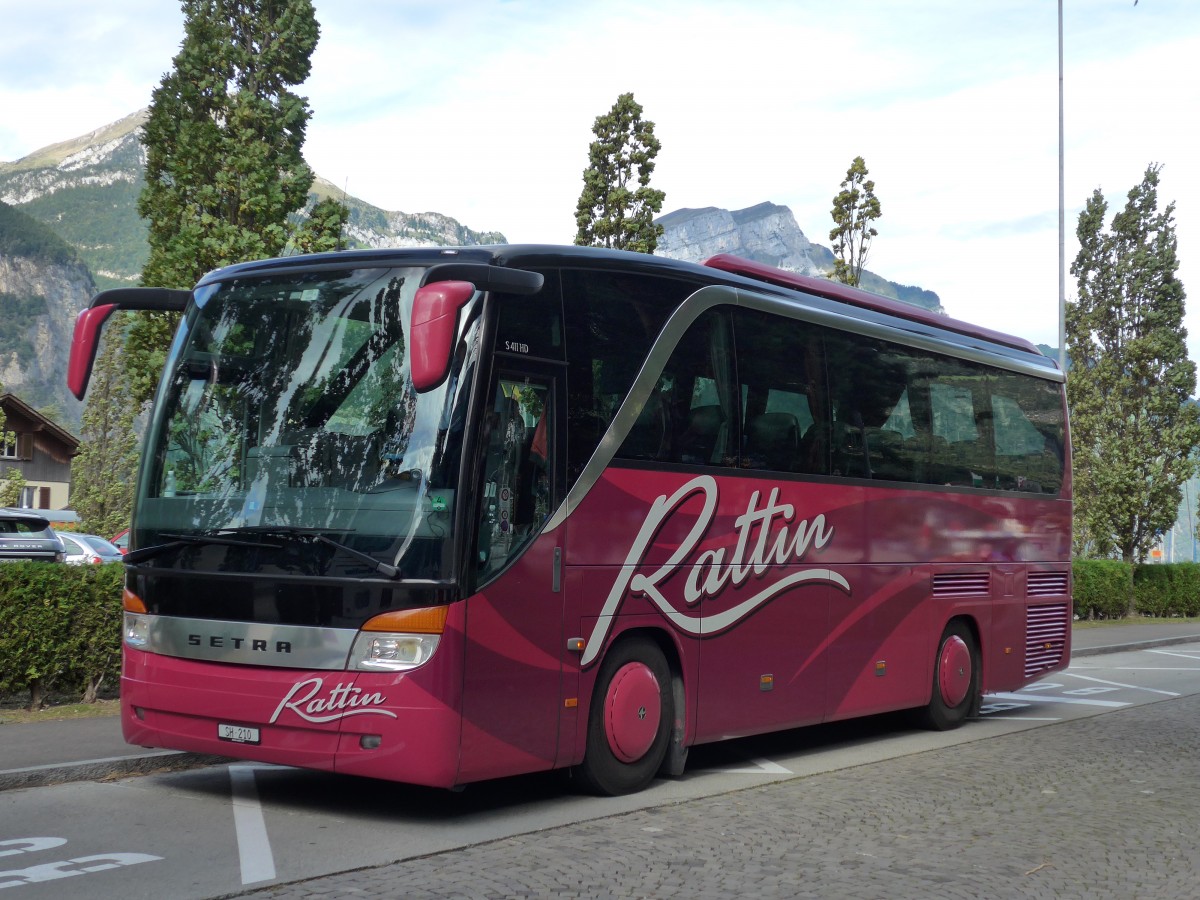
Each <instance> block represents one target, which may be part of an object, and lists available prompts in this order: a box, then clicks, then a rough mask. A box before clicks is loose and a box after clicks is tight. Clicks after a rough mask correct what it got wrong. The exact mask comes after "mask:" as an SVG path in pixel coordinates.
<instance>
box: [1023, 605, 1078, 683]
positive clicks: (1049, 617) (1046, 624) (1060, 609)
mask: <svg viewBox="0 0 1200 900" xmlns="http://www.w3.org/2000/svg"><path fill="white" fill-rule="evenodd" d="M1068 608H1069V606H1068V605H1067V604H1066V603H1052V604H1047V605H1045V606H1031V607H1029V609H1028V610H1027V611H1026V614H1025V677H1026V678H1028V677H1030V676H1031V675H1037V674H1038V673H1039V672H1045V671H1047V670H1049V669H1052V668H1054V667H1055V666H1057V665H1058V664H1059V663H1060V662H1062V659H1063V654H1064V653H1066V650H1067V628H1068V627H1069V626H1070V622H1069V621H1068V616H1067V610H1068Z"/></svg>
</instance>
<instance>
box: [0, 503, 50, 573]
mask: <svg viewBox="0 0 1200 900" xmlns="http://www.w3.org/2000/svg"><path fill="white" fill-rule="evenodd" d="M65 556H66V551H65V549H64V548H63V543H62V541H61V540H59V538H58V535H57V534H55V533H54V529H53V528H51V527H50V523H49V522H47V521H46V520H45V519H43V518H42V517H41V516H39V515H38V514H37V512H36V511H34V510H32V509H9V508H0V562H17V561H18V560H23V559H31V560H41V561H43V562H62V561H63V558H64V557H65Z"/></svg>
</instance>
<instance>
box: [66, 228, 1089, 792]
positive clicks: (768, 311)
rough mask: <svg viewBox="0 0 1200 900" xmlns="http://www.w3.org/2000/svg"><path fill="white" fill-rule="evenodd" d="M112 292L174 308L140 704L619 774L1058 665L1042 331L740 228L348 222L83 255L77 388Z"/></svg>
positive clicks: (313, 757)
mask: <svg viewBox="0 0 1200 900" xmlns="http://www.w3.org/2000/svg"><path fill="white" fill-rule="evenodd" d="M119 309H153V310H174V311H178V312H180V313H182V321H181V324H180V327H179V330H178V332H177V334H176V337H175V340H174V343H173V345H172V347H171V349H170V353H169V356H168V359H167V362H166V367H165V371H164V373H163V376H162V381H161V384H160V387H159V390H158V394H157V397H156V399H155V401H154V406H153V413H152V417H151V420H150V423H149V426H148V430H147V434H146V444H145V450H144V454H143V460H142V468H141V472H140V476H139V481H138V488H137V495H136V505H135V509H134V516H133V528H132V535H131V537H132V540H131V542H130V546H131V550H130V552H129V553H128V555H127V556H126V557H125V564H126V582H125V584H126V588H125V595H124V605H125V610H126V614H125V626H124V664H123V675H122V682H121V705H122V722H123V728H124V733H125V736H126V738H127V739H128V740H129V741H130V742H131V743H135V744H141V745H147V746H154V747H169V748H177V749H182V750H192V751H199V752H207V753H218V754H224V755H227V756H241V757H245V758H248V759H255V760H263V761H268V762H275V763H283V764H288V765H296V766H307V767H312V768H316V769H324V770H328V771H335V772H344V773H350V774H357V775H366V776H372V777H376V778H386V779H394V780H399V781H405V782H410V783H416V784H424V785H433V786H441V787H447V788H448V787H454V786H457V785H461V784H465V783H468V782H472V781H478V780H481V779H487V778H494V777H498V776H505V775H513V774H517V773H523V772H533V771H538V770H546V769H552V768H556V767H573V768H574V769H575V770H576V771H577V773H578V774H579V776H580V778H581V779H582V781H583V783H584V784H585V785H586V786H588V787H589V788H590V789H592V790H595V791H597V792H600V793H609V794H616V793H623V792H628V791H635V790H639V789H641V788H643V787H644V786H646V785H647V784H648V783H649V782H650V781H651V779H653V778H654V777H655V776H656V775H658V774H666V775H677V774H679V773H681V772H682V771H683V769H684V765H685V762H686V757H687V751H688V748H689V747H691V746H692V745H695V744H702V743H706V742H711V741H717V740H721V739H724V738H730V737H736V736H741V735H750V734H756V733H761V732H767V731H773V730H779V729H789V728H795V727H798V726H804V725H808V724H812V723H818V722H828V721H832V720H837V719H846V718H850V717H853V716H863V715H869V714H873V713H880V712H884V711H889V710H904V709H913V710H915V711H916V712H917V714H918V715H919V716H920V717H921V718H922V719H923V720H924V721H925V722H926V723H927V724H928V725H930V726H932V727H934V728H939V729H944V728H951V727H954V726H957V725H959V724H960V723H962V722H963V721H964V720H966V719H968V718H970V717H971V716H972V715H973V714H975V713H976V712H977V710H978V709H979V705H980V701H981V697H982V695H983V694H984V693H986V692H993V691H994V692H999V691H1012V690H1015V689H1018V688H1020V687H1022V686H1023V685H1026V684H1029V683H1030V682H1031V681H1033V680H1035V679H1037V678H1040V677H1042V676H1043V675H1045V674H1047V673H1049V672H1053V671H1056V670H1059V669H1062V668H1064V667H1065V666H1066V665H1067V662H1068V657H1069V646H1068V645H1069V635H1070V623H1071V595H1070V588H1071V569H1070V547H1071V533H1070V530H1071V490H1070V458H1069V441H1068V431H1067V419H1066V409H1065V403H1064V393H1063V375H1062V373H1061V372H1060V371H1059V370H1058V368H1057V367H1056V365H1055V364H1054V363H1053V362H1052V361H1051V360H1049V359H1047V358H1046V357H1044V356H1043V355H1042V354H1041V353H1039V352H1038V351H1037V349H1036V348H1035V347H1033V346H1032V345H1031V344H1030V343H1028V342H1027V341H1024V340H1021V339H1018V338H1014V337H1009V336H1007V335H1003V334H999V333H996V332H992V331H988V330H986V329H982V328H978V327H974V326H971V325H967V324H965V323H962V322H958V321H955V320H953V319H949V318H945V317H942V316H938V315H934V314H932V313H928V312H926V311H924V310H920V309H918V308H916V307H911V306H908V305H905V304H902V303H898V302H895V301H891V300H887V299H885V298H881V297H877V296H874V295H871V294H867V293H865V292H862V291H858V290H855V289H851V288H847V287H843V286H841V285H837V284H833V283H831V282H827V281H823V280H820V279H812V278H805V277H801V276H794V275H791V274H788V273H785V272H781V271H779V270H775V269H771V268H769V267H765V266H761V265H757V264H755V263H751V262H747V261H745V260H739V259H736V258H733V257H724V256H723V257H717V258H714V259H712V260H709V261H708V263H707V264H706V265H703V266H701V265H692V264H687V263H681V262H676V261H671V260H666V259H660V258H656V257H652V256H646V255H641V254H630V253H622V252H616V251H605V250H596V249H589V248H578V247H546V246H494V247H472V248H453V249H409V250H384V251H352V252H343V253H330V254H321V255H314V256H296V257H291V258H286V259H273V260H265V261H260V262H251V263H244V264H239V265H234V266H229V267H227V268H224V269H221V270H218V271H215V272H212V273H210V274H209V275H207V276H206V277H205V278H204V279H202V280H201V281H200V283H199V284H198V285H197V286H196V287H195V288H194V289H192V290H190V291H183V290H164V289H131V290H117V291H108V292H104V293H102V294H99V295H98V296H97V297H96V298H95V299H94V300H93V302H92V306H91V308H89V309H88V310H85V311H84V312H83V313H82V314H81V315H80V319H79V322H78V323H77V326H76V337H75V344H74V346H73V349H72V367H71V371H70V374H69V379H70V383H71V388H72V390H73V391H74V392H75V394H76V396H82V395H83V393H84V391H85V389H86V386H87V380H88V377H89V374H90V369H91V365H92V361H93V359H94V355H95V346H96V340H97V336H98V333H99V330H100V328H101V326H102V324H103V322H104V321H105V319H107V318H108V316H109V314H110V313H112V312H113V311H115V310H119Z"/></svg>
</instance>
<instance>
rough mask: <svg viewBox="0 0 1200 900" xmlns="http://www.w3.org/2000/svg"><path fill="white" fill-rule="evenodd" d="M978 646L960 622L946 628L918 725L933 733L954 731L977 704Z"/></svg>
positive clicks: (935, 658)
mask: <svg viewBox="0 0 1200 900" xmlns="http://www.w3.org/2000/svg"><path fill="white" fill-rule="evenodd" d="M979 684H980V679H979V647H978V646H977V645H976V643H975V635H974V634H972V633H971V629H970V628H969V627H968V626H967V624H966V623H965V622H963V621H962V620H955V621H953V622H951V623H950V624H949V625H947V626H946V630H945V631H944V632H943V633H942V639H941V640H940V641H938V650H937V656H936V657H934V661H933V696H932V697H931V698H930V700H929V705H928V706H927V707H925V708H924V709H923V710H921V716H920V718H921V724H923V725H924V726H925V727H927V728H932V729H934V730H935V731H948V730H950V729H951V728H957V727H958V726H959V725H961V724H962V723H963V722H964V721H966V718H967V716H969V715H970V714H971V712H972V710H974V709H976V708H977V704H978V702H979V696H980V694H979Z"/></svg>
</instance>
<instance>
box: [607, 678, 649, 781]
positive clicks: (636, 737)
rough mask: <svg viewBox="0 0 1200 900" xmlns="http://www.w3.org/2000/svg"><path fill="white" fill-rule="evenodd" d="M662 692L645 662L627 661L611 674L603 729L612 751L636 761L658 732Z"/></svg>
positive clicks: (621, 757)
mask: <svg viewBox="0 0 1200 900" xmlns="http://www.w3.org/2000/svg"><path fill="white" fill-rule="evenodd" d="M661 718H662V694H661V693H660V691H659V685H658V679H657V678H655V677H654V672H653V671H652V670H651V669H650V667H649V666H647V665H646V664H645V663H641V662H631V663H626V664H625V665H623V666H621V668H620V669H618V670H617V673H616V674H615V675H613V678H612V681H611V682H609V685H608V692H607V693H606V694H605V697H604V732H605V735H606V736H607V737H608V746H609V747H610V748H611V749H612V752H613V755H614V756H615V757H616V758H617V759H619V760H621V762H626V763H631V762H636V761H637V760H639V759H641V758H642V757H643V756H645V755H646V753H647V751H649V749H650V748H651V746H653V744H654V738H655V736H656V735H657V734H658V724H659V721H660V719H661Z"/></svg>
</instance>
